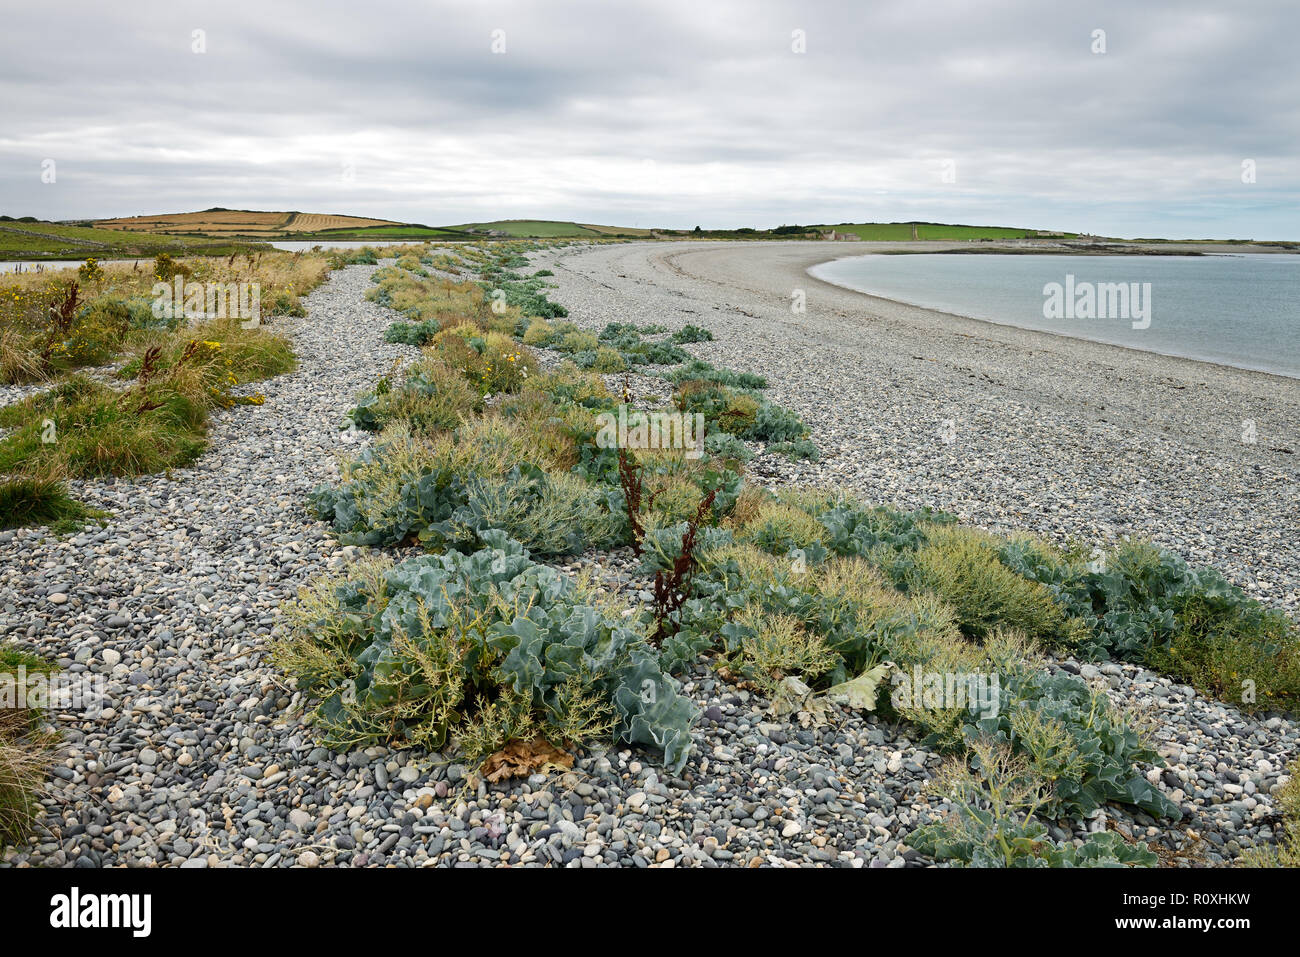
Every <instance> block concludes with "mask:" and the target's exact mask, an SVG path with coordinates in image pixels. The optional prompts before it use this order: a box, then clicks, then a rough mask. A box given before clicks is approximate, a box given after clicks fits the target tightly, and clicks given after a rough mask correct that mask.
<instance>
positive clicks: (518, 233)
mask: <svg viewBox="0 0 1300 957" xmlns="http://www.w3.org/2000/svg"><path fill="white" fill-rule="evenodd" d="M448 228H449V229H456V230H464V231H465V232H479V233H483V232H487V231H488V230H495V231H496V232H501V233H505V234H506V235H507V236H511V237H514V238H515V239H599V238H601V237H602V236H604V237H610V236H649V235H650V230H648V229H634V228H633V227H631V226H597V225H595V224H592V225H580V224H578V223H567V222H559V221H556V220H551V219H500V220H497V221H496V222H493V223H465V224H463V225H461V226H450V227H448Z"/></svg>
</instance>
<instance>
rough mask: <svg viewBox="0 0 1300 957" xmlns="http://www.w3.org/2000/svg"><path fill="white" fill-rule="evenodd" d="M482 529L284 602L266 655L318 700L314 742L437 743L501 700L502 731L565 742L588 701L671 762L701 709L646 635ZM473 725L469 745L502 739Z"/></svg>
mask: <svg viewBox="0 0 1300 957" xmlns="http://www.w3.org/2000/svg"><path fill="white" fill-rule="evenodd" d="M483 538H484V542H485V547H484V548H483V549H481V550H480V551H477V552H474V553H473V554H470V555H462V554H460V553H458V552H447V553H445V554H443V555H438V556H426V557H421V558H415V559H410V560H408V561H406V562H403V563H402V564H400V565H397V566H394V567H391V568H384V567H382V566H381V567H373V566H372V567H371V568H370V569H368V570H365V571H364V572H363V573H362V574H356V575H353V576H350V577H347V578H344V579H341V580H335V581H330V582H321V583H318V584H317V585H316V586H315V587H314V588H312V589H308V590H306V591H304V593H303V594H302V595H300V596H299V599H298V600H297V601H296V602H295V603H292V604H291V605H289V606H288V607H287V608H286V612H287V614H288V616H289V619H290V621H291V622H292V634H291V636H290V637H288V638H287V639H285V640H284V641H283V642H281V643H280V644H279V645H278V646H277V648H276V651H275V654H276V659H277V661H278V662H279V663H280V664H281V666H282V667H284V668H286V670H288V671H289V672H290V673H292V674H294V675H295V676H296V677H297V678H298V680H299V683H300V685H301V686H302V687H304V688H305V689H307V690H308V691H310V692H311V693H313V694H315V695H316V696H318V697H319V698H320V699H321V700H320V704H319V705H318V706H317V707H316V709H315V710H314V711H313V713H312V715H311V720H312V721H313V722H314V723H315V724H316V726H317V727H318V729H319V730H320V732H321V734H322V738H323V740H324V741H325V742H327V743H328V744H330V746H333V747H356V746H364V745H366V744H373V743H386V744H393V745H396V746H399V747H422V748H441V747H443V746H445V745H446V744H448V743H449V742H450V743H455V740H456V736H457V733H458V732H459V731H460V730H461V729H462V728H464V727H466V726H467V725H470V724H471V723H472V722H474V721H475V720H476V716H481V715H483V714H484V713H485V710H486V709H490V708H492V707H494V706H497V707H499V708H500V707H503V705H501V703H502V702H505V705H504V707H505V708H507V709H508V711H509V712H511V713H512V714H514V717H513V718H512V719H510V720H506V717H505V715H504V714H502V713H499V712H498V713H497V714H495V715H494V716H493V717H492V718H491V720H492V722H493V723H494V724H495V725H497V726H504V727H506V728H507V731H506V732H504V733H509V729H510V728H514V729H517V730H518V731H521V732H522V731H523V730H525V729H527V730H529V731H531V730H532V729H533V728H537V729H540V730H541V731H542V732H543V733H544V734H548V735H549V736H552V737H554V738H556V739H559V741H561V742H563V741H567V740H569V739H571V738H572V737H574V736H575V734H576V735H577V736H579V737H580V736H581V733H582V732H581V729H583V728H584V727H590V724H589V718H588V717H587V716H586V715H585V712H583V711H581V710H575V705H576V704H580V703H582V702H584V701H589V700H590V699H593V698H594V699H597V700H599V701H600V702H603V703H604V706H605V707H606V708H607V709H608V712H609V714H610V715H611V716H612V725H613V733H614V736H615V737H616V738H617V739H618V740H621V741H625V742H627V743H629V744H641V745H646V746H649V747H654V748H658V749H661V750H662V751H663V755H664V758H663V759H664V763H665V765H666V766H668V767H669V768H671V769H674V770H677V769H680V768H681V767H682V765H683V764H684V763H685V761H686V759H687V757H688V755H689V750H690V726H691V724H692V723H693V722H694V720H695V719H696V717H697V714H696V711H695V709H694V707H693V706H692V705H691V703H690V702H689V700H688V699H686V698H684V697H682V696H681V695H680V694H679V692H678V689H677V686H676V683H675V682H673V681H672V679H671V678H669V677H668V676H667V675H665V674H663V672H662V671H661V670H660V668H659V664H658V660H657V657H656V655H655V652H654V649H653V648H651V647H650V646H649V645H648V644H647V643H646V641H645V637H644V635H643V634H641V633H640V632H639V631H637V630H635V628H633V627H632V626H630V625H629V624H628V623H627V622H626V620H625V619H623V618H622V617H611V616H610V615H609V614H608V613H606V612H604V611H602V610H601V609H599V608H597V607H596V606H594V605H591V604H588V603H586V602H585V600H584V596H583V595H582V594H580V593H579V592H578V591H577V589H576V588H575V586H574V584H573V582H572V580H571V579H569V578H566V577H564V576H563V575H561V574H560V573H558V572H557V571H555V570H554V569H552V568H550V567H548V566H545V565H539V564H536V563H535V562H533V561H532V560H531V559H530V557H529V555H528V553H527V552H526V551H525V550H524V549H523V548H522V547H521V546H520V545H519V544H518V543H517V542H514V541H511V540H510V539H508V538H507V537H506V535H505V534H504V533H503V532H500V531H489V532H487V533H485V534H484V536H483ZM584 707H585V706H584ZM525 716H526V717H525ZM602 723H603V721H602V719H601V718H600V717H599V715H598V716H597V721H596V725H601V724H602ZM575 729H576V731H575ZM478 731H479V733H476V734H475V735H474V739H475V740H476V741H480V742H481V741H483V740H484V739H485V738H486V739H487V740H488V742H489V743H488V744H487V745H482V744H480V746H479V747H478V748H477V749H476V750H478V751H479V752H481V751H482V750H483V747H485V746H495V745H498V744H499V743H500V739H501V736H502V733H501V732H498V733H495V734H492V735H486V736H485V735H483V734H482V733H481V727H480V728H479V729H478ZM573 743H581V742H580V741H575V742H573ZM484 756H485V755H483V754H482V753H478V754H475V755H474V757H476V758H482V757H484Z"/></svg>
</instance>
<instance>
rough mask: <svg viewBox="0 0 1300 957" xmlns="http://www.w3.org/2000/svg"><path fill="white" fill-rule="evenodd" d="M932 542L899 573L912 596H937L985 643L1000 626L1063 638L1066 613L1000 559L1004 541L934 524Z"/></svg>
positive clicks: (1047, 637)
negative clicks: (922, 594)
mask: <svg viewBox="0 0 1300 957" xmlns="http://www.w3.org/2000/svg"><path fill="white" fill-rule="evenodd" d="M925 534H926V544H925V545H924V546H922V547H921V548H919V549H917V550H916V552H915V554H914V555H912V556H911V557H910V560H908V561H906V562H905V563H904V564H903V565H902V566H901V568H900V569H899V570H898V571H897V572H896V574H898V576H899V578H900V579H901V584H903V586H904V587H905V588H906V589H907V591H908V592H910V593H913V594H916V593H923V592H931V593H933V594H935V595H937V596H938V597H940V598H942V599H943V600H944V601H945V602H947V603H948V604H949V605H951V606H952V608H953V610H954V611H955V613H956V616H957V621H958V623H959V624H960V626H961V630H962V631H963V632H964V633H965V634H966V635H968V636H970V637H972V638H975V639H978V640H982V639H984V638H985V637H986V636H987V635H988V634H989V632H990V631H991V630H992V629H994V628H995V627H998V626H1003V627H1007V628H1015V629H1019V630H1020V631H1022V632H1024V633H1025V634H1026V635H1027V636H1028V637H1030V638H1031V639H1034V640H1042V641H1053V640H1058V639H1059V638H1060V637H1061V636H1062V635H1063V634H1064V633H1065V632H1066V628H1067V625H1066V614H1065V612H1064V611H1063V610H1062V609H1061V607H1060V606H1059V605H1057V604H1056V602H1055V601H1054V600H1053V598H1052V593H1051V592H1050V591H1049V590H1048V589H1047V588H1046V587H1044V586H1043V585H1040V584H1039V583H1037V582H1032V581H1029V580H1028V579H1025V578H1022V577H1020V576H1019V575H1017V574H1016V573H1015V572H1013V571H1011V570H1010V569H1009V568H1007V567H1006V566H1005V565H1003V564H1002V563H1001V562H1000V561H999V560H998V544H999V542H998V540H997V539H995V538H994V537H993V536H991V535H988V534H986V533H984V532H981V531H979V530H978V529H972V528H962V527H959V526H956V525H932V526H930V527H928V528H926V530H925Z"/></svg>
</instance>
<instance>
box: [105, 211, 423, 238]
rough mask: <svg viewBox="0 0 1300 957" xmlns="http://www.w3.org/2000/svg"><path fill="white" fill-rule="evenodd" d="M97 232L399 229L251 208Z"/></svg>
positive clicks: (276, 233) (139, 219)
mask: <svg viewBox="0 0 1300 957" xmlns="http://www.w3.org/2000/svg"><path fill="white" fill-rule="evenodd" d="M93 225H95V226H97V227H99V228H101V229H116V230H125V231H128V232H142V233H157V234H164V235H185V236H209V237H214V236H218V237H222V238H225V237H232V236H240V237H247V238H252V239H282V238H285V237H289V236H297V235H300V234H304V233H305V234H314V233H319V232H325V231H333V230H338V229H364V228H366V227H369V226H400V225H402V224H401V223H396V222H394V221H393V220H391V219H371V218H367V217H364V216H340V215H336V214H333V213H300V212H284V213H277V212H264V211H261V210H252V209H222V208H219V207H217V208H213V209H207V210H204V211H203V212H199V213H161V214H159V215H156V216H122V217H118V218H116V219H100V220H96V221H95V222H94V224H93Z"/></svg>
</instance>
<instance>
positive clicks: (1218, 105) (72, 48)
mask: <svg viewBox="0 0 1300 957" xmlns="http://www.w3.org/2000/svg"><path fill="white" fill-rule="evenodd" d="M2 22H3V26H2V28H0V104H3V105H2V106H0V111H2V112H0V212H4V213H8V214H9V215H13V216H21V215H35V216H39V217H42V218H50V219H69V218H78V217H103V216H119V215H134V214H138V213H156V212H180V211H189V210H196V209H205V208H208V207H211V206H226V207H231V208H249V209H268V210H287V209H297V210H302V211H306V212H327V213H358V214H367V215H373V216H379V217H384V218H391V219H399V220H409V221H414V222H423V223H427V224H429V225H439V224H450V223H460V222H467V221H481V220H487V219H496V218H507V217H508V218H545V219H574V220H578V221H580V222H597V223H613V224H621V225H633V226H652V225H661V226H677V227H687V228H689V227H692V226H695V225H697V224H700V225H703V226H705V227H712V226H717V227H723V226H738V225H751V226H759V227H762V226H775V225H779V224H781V223H794V222H798V223H808V222H842V221H846V220H847V221H854V222H858V221H872V220H909V219H920V220H933V221H943V222H964V223H978V224H994V225H1018V226H1034V227H1040V228H1048V229H1052V228H1056V229H1066V230H1079V231H1090V232H1096V233H1103V234H1108V235H1121V236H1167V237H1185V236H1186V237H1191V236H1214V237H1241V238H1286V239H1300V71H1297V70H1296V68H1295V64H1296V56H1297V54H1296V43H1297V38H1300V6H1298V5H1297V4H1295V3H1286V2H1254V0H1245V2H1242V0H1235V2H1233V3H1223V2H1220V0H1215V2H1205V3H1198V2H1182V3H1178V2H1164V0H1143V2H1141V3H1137V2H1134V0H1122V2H1113V3H1111V2H1100V3H1080V4H1070V3H1063V2H1043V0H1036V2H1019V0H1003V2H997V0H982V2H971V0H898V2H891V3H873V2H868V0H844V2H834V3H832V2H824V3H816V2H797V3H784V2H774V0H771V2H769V0H734V2H733V0H689V2H678V0H656V2H654V3H641V2H635V0H618V2H615V0H586V2H583V0H578V2H563V0H525V2H486V0H474V2H470V0H459V2H456V3H441V2H415V0H406V2H388V0H364V2H358V0H348V2H346V3H333V2H322V0H310V2H297V0H293V2H286V0H275V2H269V0H257V2H242V0H222V2H219V3H208V2H193V0H160V2H141V0H132V2H130V3H105V2H103V0H93V2H91V0H65V2H60V3H58V4H47V3H27V4H22V5H18V4H10V5H8V6H7V7H6V8H5V10H4V11H3V20H2ZM1098 30H1102V31H1105V32H1104V44H1105V52H1104V53H1102V52H1094V48H1095V47H1097V46H1098V39H1096V38H1095V36H1094V32H1095V31H1098ZM195 31H203V32H202V33H201V34H197V35H196V34H195ZM494 31H501V33H495V32H494ZM796 31H802V32H801V33H799V34H796ZM196 37H197V39H196ZM800 38H802V45H803V49H804V52H797V51H796V47H798V46H799V45H800ZM494 44H495V46H496V47H497V49H498V50H499V49H501V47H502V44H504V52H494V49H493V47H494ZM197 47H202V48H203V50H204V52H195V51H196V48H197ZM47 160H53V161H54V165H53V171H54V182H52V183H46V182H42V170H43V168H44V169H49V166H48V164H46V161H47ZM1248 160H1250V161H1253V162H1254V169H1255V180H1256V181H1255V182H1253V183H1246V182H1243V181H1242V180H1243V163H1244V162H1245V161H1248ZM43 164H44V165H43ZM945 174H949V175H945ZM47 178H49V177H48V176H47ZM946 180H953V181H951V182H948V181H946Z"/></svg>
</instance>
